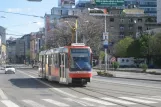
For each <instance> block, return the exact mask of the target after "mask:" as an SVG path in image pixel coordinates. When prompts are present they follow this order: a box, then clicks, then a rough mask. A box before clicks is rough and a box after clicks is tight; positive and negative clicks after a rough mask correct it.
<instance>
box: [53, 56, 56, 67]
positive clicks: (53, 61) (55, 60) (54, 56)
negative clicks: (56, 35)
mask: <svg viewBox="0 0 161 107" xmlns="http://www.w3.org/2000/svg"><path fill="white" fill-rule="evenodd" d="M55 58H56V55H55V54H53V58H52V60H53V64H54V65H55V61H56V59H55Z"/></svg>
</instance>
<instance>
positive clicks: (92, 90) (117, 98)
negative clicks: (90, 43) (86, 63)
mask: <svg viewBox="0 0 161 107" xmlns="http://www.w3.org/2000/svg"><path fill="white" fill-rule="evenodd" d="M160 82H161V81H146V80H132V79H121V78H107V77H99V76H93V79H92V82H91V83H88V85H87V86H86V87H79V86H67V85H61V84H59V83H56V82H49V81H47V80H42V79H40V78H39V77H38V74H37V70H36V69H31V68H20V69H17V72H16V74H4V71H2V70H1V71H0V107H58V106H63V107H65V106H70V107H83V106H87V107H89V106H94V107H160V105H161V85H160Z"/></svg>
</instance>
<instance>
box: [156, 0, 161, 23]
mask: <svg viewBox="0 0 161 107" xmlns="http://www.w3.org/2000/svg"><path fill="white" fill-rule="evenodd" d="M157 23H161V0H157Z"/></svg>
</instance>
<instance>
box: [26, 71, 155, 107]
mask: <svg viewBox="0 0 161 107" xmlns="http://www.w3.org/2000/svg"><path fill="white" fill-rule="evenodd" d="M28 73H29V74H32V75H34V76H37V74H36V73H33V72H29V71H28ZM40 80H41V79H40ZM41 81H43V80H41ZM43 82H46V83H47V84H50V85H52V86H53V87H55V86H56V87H67V88H68V89H70V90H72V91H74V92H77V93H79V94H82V95H85V96H87V97H92V98H95V99H99V100H102V101H106V102H107V101H108V100H105V99H101V98H100V97H97V96H96V95H92V94H90V93H88V91H90V92H93V93H97V94H100V95H106V96H107V97H111V98H115V99H118V100H124V101H128V102H133V103H135V104H140V105H144V106H147V107H156V106H153V105H148V104H145V103H140V102H136V101H131V100H127V99H122V98H119V97H116V96H114V95H110V94H107V93H104V92H100V91H101V90H106V92H109V93H115V94H122V95H131V94H130V93H132V92H125V91H119V90H112V89H106V88H102V89H101V90H96V89H95V88H96V87H92V86H90V85H88V86H86V87H80V88H79V87H76V88H79V89H76V88H74V87H73V86H64V85H62V84H55V83H54V84H53V83H52V82H47V81H43ZM97 89H98V87H97ZM122 92H123V93H122ZM132 94H135V95H136V94H138V95H148V94H142V93H132ZM108 102H111V103H113V104H117V105H120V106H122V107H129V106H128V105H124V104H120V103H117V102H113V101H108Z"/></svg>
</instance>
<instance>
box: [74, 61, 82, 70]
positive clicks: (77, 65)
mask: <svg viewBox="0 0 161 107" xmlns="http://www.w3.org/2000/svg"><path fill="white" fill-rule="evenodd" d="M74 62H75V64H76V65H77V67H78V68H79V69H81V70H82V68H81V67H80V66H79V64H78V63H77V62H76V61H74Z"/></svg>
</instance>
